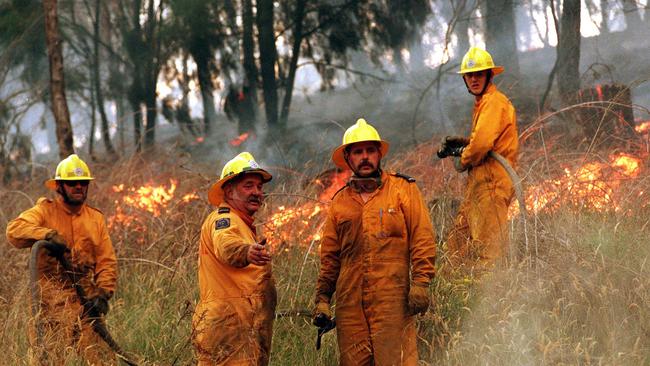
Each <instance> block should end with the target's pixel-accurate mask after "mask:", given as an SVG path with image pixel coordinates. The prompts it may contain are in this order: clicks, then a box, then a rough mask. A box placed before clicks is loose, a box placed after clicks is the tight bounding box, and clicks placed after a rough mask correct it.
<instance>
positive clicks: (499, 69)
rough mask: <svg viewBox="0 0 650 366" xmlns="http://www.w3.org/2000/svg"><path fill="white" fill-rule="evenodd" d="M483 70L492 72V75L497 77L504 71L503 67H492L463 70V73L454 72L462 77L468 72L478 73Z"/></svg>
mask: <svg viewBox="0 0 650 366" xmlns="http://www.w3.org/2000/svg"><path fill="white" fill-rule="evenodd" d="M483 70H492V75H499V74H500V73H502V72H503V71H504V68H503V66H494V67H474V68H471V69H467V70H463V71H456V74H460V75H464V74H469V73H470V72H479V71H483Z"/></svg>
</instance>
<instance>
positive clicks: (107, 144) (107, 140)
mask: <svg viewBox="0 0 650 366" xmlns="http://www.w3.org/2000/svg"><path fill="white" fill-rule="evenodd" d="M101 19H102V18H101V2H100V1H99V0H97V1H96V3H95V24H94V25H93V26H94V34H93V38H94V39H93V40H94V42H93V47H94V52H93V56H94V58H95V60H94V62H93V71H94V76H93V77H94V79H95V80H94V86H95V97H96V98H95V100H96V102H97V108H98V109H99V115H100V117H101V120H102V139H103V140H104V148H105V149H106V152H107V153H108V155H111V156H114V155H115V149H114V148H113V144H112V143H111V134H110V131H109V130H108V117H106V110H105V109H104V94H103V92H102V88H101V78H100V73H99V69H100V67H99V59H100V57H99V53H100V49H99V38H100V37H101V33H100V28H99V24H100V21H101Z"/></svg>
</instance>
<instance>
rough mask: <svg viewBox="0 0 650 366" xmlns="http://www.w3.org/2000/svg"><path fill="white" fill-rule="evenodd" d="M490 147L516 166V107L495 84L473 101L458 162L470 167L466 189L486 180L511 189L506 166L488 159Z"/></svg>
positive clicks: (488, 182)
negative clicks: (469, 130)
mask: <svg viewBox="0 0 650 366" xmlns="http://www.w3.org/2000/svg"><path fill="white" fill-rule="evenodd" d="M490 150H492V151H494V152H496V153H499V154H500V155H501V156H503V157H504V158H506V159H507V160H508V161H509V162H510V165H512V167H513V168H515V167H516V164H517V152H518V151H519V138H518V133H517V122H516V115H515V108H514V107H513V106H512V103H510V100H508V97H506V96H505V95H503V94H502V93H501V92H500V91H498V90H497V87H496V86H495V85H494V84H490V86H488V88H487V91H486V92H485V94H483V96H482V97H481V98H480V99H479V100H477V101H476V102H475V103H474V112H473V113H472V133H471V135H470V138H469V144H468V145H467V146H466V147H465V150H463V155H462V156H461V158H460V159H461V164H462V165H463V166H466V167H468V168H469V169H468V171H469V177H468V182H467V187H468V190H470V191H472V190H474V186H475V185H480V184H486V183H487V184H490V185H491V186H494V187H496V188H499V189H502V190H504V191H505V192H512V182H511V181H510V178H509V177H508V174H507V173H506V171H505V169H504V168H503V167H502V166H501V164H499V163H498V162H497V161H496V160H494V159H492V158H488V156H487V154H488V152H489V151H490Z"/></svg>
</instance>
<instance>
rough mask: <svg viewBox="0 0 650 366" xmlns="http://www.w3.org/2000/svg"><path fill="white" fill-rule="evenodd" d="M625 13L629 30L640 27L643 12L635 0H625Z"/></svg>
mask: <svg viewBox="0 0 650 366" xmlns="http://www.w3.org/2000/svg"><path fill="white" fill-rule="evenodd" d="M623 13H624V14H625V24H626V25H627V28H626V29H627V30H636V29H639V26H640V25H641V12H640V11H639V7H638V6H637V5H636V1H635V0H623Z"/></svg>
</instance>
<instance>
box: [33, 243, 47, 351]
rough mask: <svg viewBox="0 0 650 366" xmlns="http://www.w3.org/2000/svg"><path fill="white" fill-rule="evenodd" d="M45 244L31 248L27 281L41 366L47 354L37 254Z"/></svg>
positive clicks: (38, 244) (36, 244)
mask: <svg viewBox="0 0 650 366" xmlns="http://www.w3.org/2000/svg"><path fill="white" fill-rule="evenodd" d="M46 243H47V242H46V241H43V240H39V241H37V242H36V243H35V244H34V246H32V251H31V255H30V257H29V281H30V285H31V292H32V306H31V310H32V318H33V319H34V325H35V326H36V345H37V347H38V348H39V351H40V355H39V358H40V361H41V364H46V363H47V353H46V352H45V344H44V341H43V337H44V336H45V335H44V333H45V329H44V324H43V321H42V319H41V286H40V285H39V283H38V253H39V252H40V251H41V250H42V249H43V245H45V244H46Z"/></svg>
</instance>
